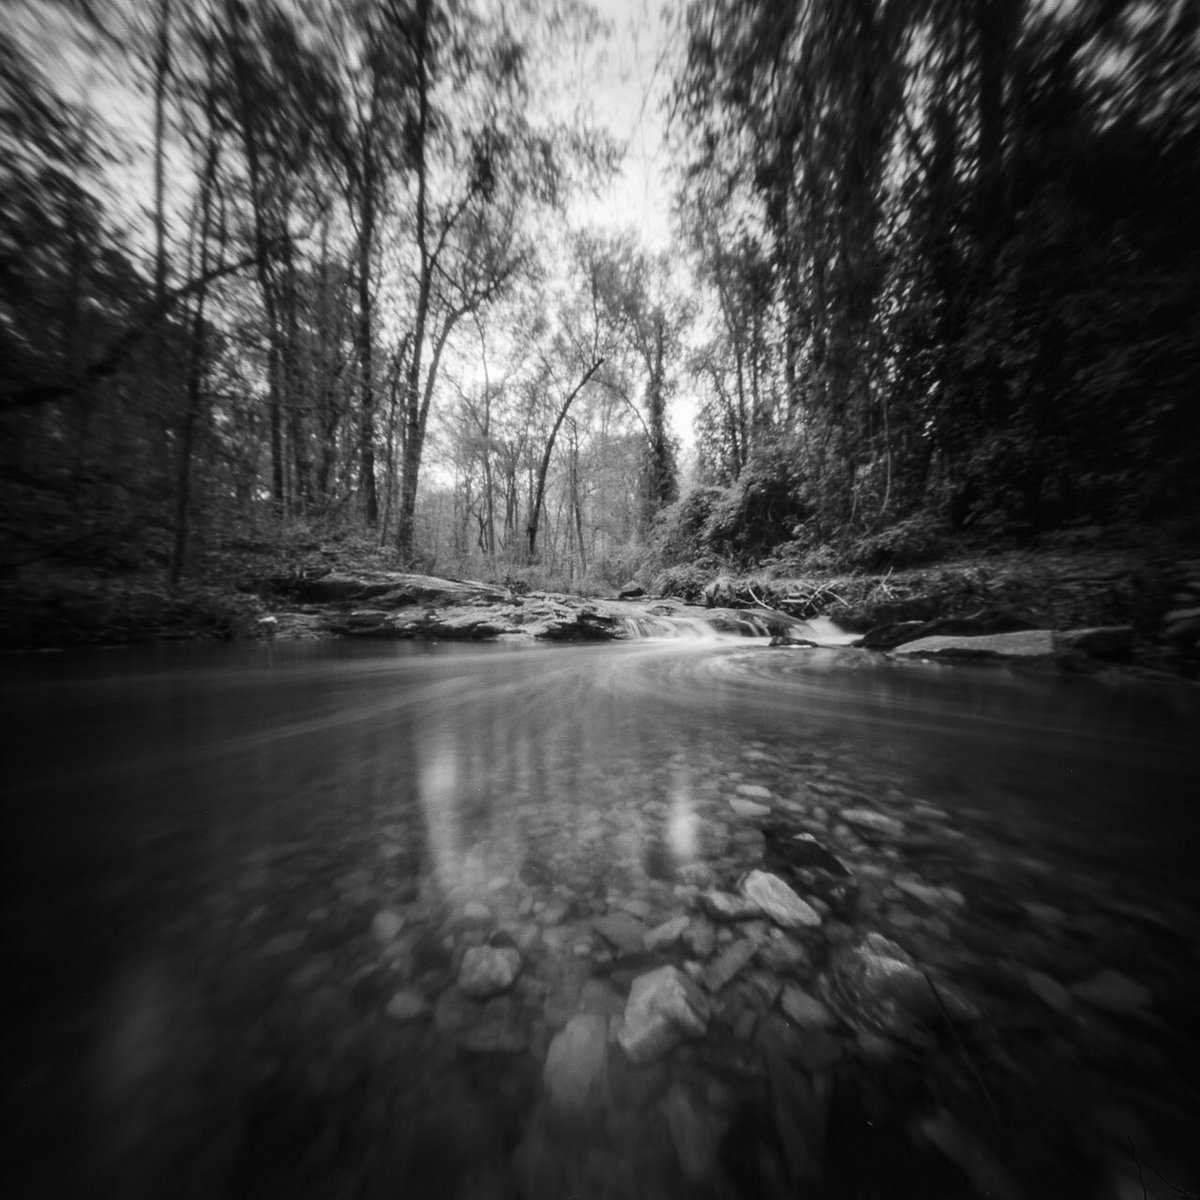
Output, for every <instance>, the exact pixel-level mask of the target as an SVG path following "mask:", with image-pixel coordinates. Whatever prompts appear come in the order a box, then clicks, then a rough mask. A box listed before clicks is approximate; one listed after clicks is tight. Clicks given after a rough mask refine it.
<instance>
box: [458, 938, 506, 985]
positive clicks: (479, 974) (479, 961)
mask: <svg viewBox="0 0 1200 1200" xmlns="http://www.w3.org/2000/svg"><path fill="white" fill-rule="evenodd" d="M520 970H521V953H520V951H519V950H516V949H515V948H513V947H512V946H472V947H471V948H470V949H469V950H468V951H467V952H466V953H465V954H464V955H463V960H462V967H461V969H460V970H459V973H458V986H459V989H460V990H461V991H462V992H464V993H465V994H466V995H468V996H474V997H477V998H478V997H483V996H491V995H494V994H495V993H496V992H502V991H504V990H505V989H506V988H510V987H512V985H513V981H514V980H515V979H516V977H517V974H518V973H519V972H520Z"/></svg>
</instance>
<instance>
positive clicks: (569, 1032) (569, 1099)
mask: <svg viewBox="0 0 1200 1200" xmlns="http://www.w3.org/2000/svg"><path fill="white" fill-rule="evenodd" d="M607 1042H608V1021H607V1020H606V1019H605V1018H604V1017H603V1016H601V1015H600V1014H599V1013H579V1014H578V1015H577V1016H574V1017H572V1018H571V1019H570V1020H569V1021H568V1022H567V1024H566V1027H565V1028H564V1029H562V1030H561V1031H560V1032H559V1033H558V1034H557V1035H556V1036H555V1038H554V1040H553V1041H552V1042H551V1043H550V1049H549V1051H548V1053H547V1054H546V1064H545V1066H544V1067H543V1068H542V1087H543V1088H544V1089H545V1092H546V1101H547V1104H548V1106H549V1111H550V1116H551V1118H557V1119H562V1120H566V1121H577V1120H579V1119H580V1118H582V1117H583V1116H585V1115H586V1114H587V1113H589V1112H590V1111H592V1110H594V1109H597V1108H599V1107H600V1106H601V1105H602V1102H603V1098H604V1085H605V1059H606V1055H607Z"/></svg>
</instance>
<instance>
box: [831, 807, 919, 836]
mask: <svg viewBox="0 0 1200 1200" xmlns="http://www.w3.org/2000/svg"><path fill="white" fill-rule="evenodd" d="M841 818H842V820H843V821H845V822H846V823H847V824H848V825H853V826H854V827H855V828H856V829H869V830H870V831H871V832H872V833H879V834H882V835H883V836H885V837H900V836H901V835H902V834H903V833H904V823H903V822H902V821H897V820H896V818H895V817H889V816H886V815H885V814H883V813H881V812H876V811H875V810H874V809H871V808H843V809H842V811H841Z"/></svg>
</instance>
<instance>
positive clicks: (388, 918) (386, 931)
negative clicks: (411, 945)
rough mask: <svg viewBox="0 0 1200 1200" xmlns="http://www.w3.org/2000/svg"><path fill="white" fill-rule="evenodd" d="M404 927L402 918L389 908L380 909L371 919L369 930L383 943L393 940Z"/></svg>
mask: <svg viewBox="0 0 1200 1200" xmlns="http://www.w3.org/2000/svg"><path fill="white" fill-rule="evenodd" d="M403 928H404V918H403V917H402V916H401V915H400V914H399V913H398V912H393V911H392V910H391V909H390V908H385V909H382V910H381V911H379V912H377V913H376V914H375V916H374V917H373V918H372V919H371V932H372V933H373V934H374V935H375V938H376V940H377V941H380V942H382V943H384V944H385V945H386V944H387V943H388V942H392V941H395V940H396V938H397V937H399V936H400V931H401V930H402V929H403Z"/></svg>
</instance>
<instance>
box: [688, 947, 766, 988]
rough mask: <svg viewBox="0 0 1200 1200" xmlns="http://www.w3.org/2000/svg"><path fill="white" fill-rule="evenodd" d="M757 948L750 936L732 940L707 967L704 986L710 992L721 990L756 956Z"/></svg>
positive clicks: (703, 979)
mask: <svg viewBox="0 0 1200 1200" xmlns="http://www.w3.org/2000/svg"><path fill="white" fill-rule="evenodd" d="M757 949H758V947H757V945H756V944H755V943H754V942H753V941H751V939H750V938H740V939H739V940H738V941H736V942H730V943H729V945H728V946H726V947H725V949H724V950H722V951H721V953H720V954H718V955H717V957H716V958H714V959H713V960H712V962H711V963H709V964H708V967H707V968H706V969H705V971H704V975H703V978H702V982H703V983H704V986H705V987H706V988H708V990H709V991H710V992H719V991H720V990H721V989H722V988H723V987H724V986H725V985H726V984H727V983H729V981H730V980H731V979H733V977H734V976H735V975H736V974H737V973H738V972H739V971H740V970H741V969H742V968H743V967H744V966H745V965H746V964H747V963H748V962H749V961H750V960H751V959H752V958H753V957H754V953H755V951H756V950H757Z"/></svg>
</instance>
